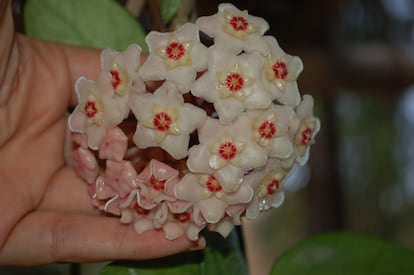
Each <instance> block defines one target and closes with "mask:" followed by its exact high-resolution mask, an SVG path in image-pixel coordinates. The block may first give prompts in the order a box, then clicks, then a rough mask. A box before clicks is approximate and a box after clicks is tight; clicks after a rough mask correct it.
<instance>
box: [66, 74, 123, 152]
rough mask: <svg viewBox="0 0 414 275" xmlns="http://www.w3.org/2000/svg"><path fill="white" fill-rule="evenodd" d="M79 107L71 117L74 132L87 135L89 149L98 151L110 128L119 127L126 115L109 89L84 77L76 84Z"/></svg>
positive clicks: (69, 122) (71, 126) (69, 121)
mask: <svg viewBox="0 0 414 275" xmlns="http://www.w3.org/2000/svg"><path fill="white" fill-rule="evenodd" d="M75 88H76V94H77V96H78V102H79V103H78V105H77V106H76V108H75V110H74V111H73V113H72V114H71V115H70V116H69V119H68V124H69V129H70V130H71V131H72V132H77V133H86V135H87V137H88V146H89V148H91V149H93V150H96V149H98V147H99V145H100V143H101V140H102V138H103V137H104V136H105V134H106V130H107V129H108V128H112V127H114V126H116V125H118V124H119V123H120V122H122V120H123V119H124V117H123V116H124V115H123V113H122V112H121V110H120V109H119V108H118V103H117V101H116V100H115V99H113V98H112V96H111V93H112V92H111V91H110V90H108V88H107V87H105V86H102V85H100V83H96V82H95V81H92V80H88V79H86V78H84V77H81V78H79V79H78V81H77V82H76V84H75Z"/></svg>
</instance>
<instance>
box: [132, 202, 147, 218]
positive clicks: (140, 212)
mask: <svg viewBox="0 0 414 275" xmlns="http://www.w3.org/2000/svg"><path fill="white" fill-rule="evenodd" d="M134 209H135V212H136V213H137V214H138V215H140V216H146V215H148V214H149V212H150V211H149V210H147V209H144V208H142V207H141V206H139V205H138V203H137V202H136V203H134Z"/></svg>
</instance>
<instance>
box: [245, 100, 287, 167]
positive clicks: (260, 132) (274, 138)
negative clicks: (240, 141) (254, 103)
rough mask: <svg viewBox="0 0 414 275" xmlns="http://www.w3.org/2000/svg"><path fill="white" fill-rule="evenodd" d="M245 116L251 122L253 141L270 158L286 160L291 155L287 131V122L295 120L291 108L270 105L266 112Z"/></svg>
mask: <svg viewBox="0 0 414 275" xmlns="http://www.w3.org/2000/svg"><path fill="white" fill-rule="evenodd" d="M247 115H248V117H249V119H250V120H252V122H251V123H252V124H253V136H254V139H255V141H256V142H257V144H259V145H260V146H262V147H263V148H266V149H267V151H268V155H269V156H270V157H278V158H282V159H286V158H288V157H289V156H290V155H291V154H292V153H293V146H292V142H291V140H290V137H289V129H288V128H289V121H290V120H291V119H293V118H295V112H294V110H293V109H292V108H291V107H288V106H282V105H275V104H272V106H271V107H269V108H268V109H267V110H264V111H261V110H260V111H258V110H252V111H249V112H247ZM246 123H247V121H246Z"/></svg>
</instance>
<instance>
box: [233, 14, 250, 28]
mask: <svg viewBox="0 0 414 275" xmlns="http://www.w3.org/2000/svg"><path fill="white" fill-rule="evenodd" d="M229 24H230V25H231V26H232V27H233V30H235V31H245V30H247V27H248V26H249V22H247V20H246V18H244V17H243V16H233V17H232V18H231V19H230V20H229Z"/></svg>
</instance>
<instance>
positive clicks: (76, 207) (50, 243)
mask: <svg viewBox="0 0 414 275" xmlns="http://www.w3.org/2000/svg"><path fill="white" fill-rule="evenodd" d="M10 2H11V1H0V190H1V191H0V208H1V209H2V214H1V222H0V265H26V266H29V265H40V264H47V263H52V262H92V261H106V260H116V259H128V260H140V259H148V258H157V257H162V256H166V255H171V254H175V253H178V252H181V251H185V250H189V249H201V248H203V247H204V245H205V240H204V239H202V238H201V239H200V240H199V241H198V242H191V241H189V240H187V238H186V237H182V238H179V239H177V240H174V241H169V240H166V239H165V237H164V233H163V231H160V230H158V231H156V230H153V231H148V232H145V233H143V234H141V235H139V234H137V233H136V232H135V231H134V229H133V227H132V226H128V225H122V224H120V222H119V218H111V217H106V216H102V215H100V214H99V213H98V212H97V210H96V209H95V208H94V207H93V206H92V204H91V200H90V197H89V195H88V192H87V190H86V188H87V184H86V183H85V182H83V181H82V180H81V179H79V178H78V177H77V176H76V175H75V173H74V171H73V169H72V168H71V167H70V166H68V165H67V164H66V162H65V156H64V147H65V140H66V137H67V117H66V116H65V112H66V110H67V108H68V106H73V105H74V104H76V96H75V93H74V89H73V87H74V83H75V81H76V79H77V78H78V77H79V76H81V75H83V76H86V77H87V78H89V79H97V77H98V74H99V69H100V63H99V62H100V52H99V51H96V50H91V49H85V48H78V47H72V46H68V45H62V44H57V43H50V42H44V41H38V40H34V39H30V38H28V37H25V36H24V35H21V34H16V33H15V32H14V28H13V20H12V14H11V5H10Z"/></svg>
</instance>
